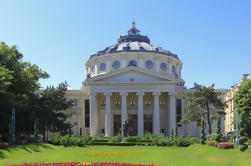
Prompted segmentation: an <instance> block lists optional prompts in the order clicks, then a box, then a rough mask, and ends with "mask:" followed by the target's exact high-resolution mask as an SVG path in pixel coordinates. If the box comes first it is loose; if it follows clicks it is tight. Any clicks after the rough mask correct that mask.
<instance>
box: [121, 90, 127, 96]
mask: <svg viewBox="0 0 251 166" xmlns="http://www.w3.org/2000/svg"><path fill="white" fill-rule="evenodd" d="M120 96H128V93H127V92H126V91H123V92H120Z"/></svg>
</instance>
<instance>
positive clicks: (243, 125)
mask: <svg viewBox="0 0 251 166" xmlns="http://www.w3.org/2000/svg"><path fill="white" fill-rule="evenodd" d="M245 116H246V112H245V111H242V113H241V116H240V130H239V135H240V139H239V144H240V145H241V148H240V150H241V151H242V152H244V151H245V150H246V149H247V148H248V145H247V144H246V143H247V141H248V137H247V133H246V131H247V124H246V123H245V122H246V118H245Z"/></svg>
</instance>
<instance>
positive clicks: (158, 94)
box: [153, 91, 161, 96]
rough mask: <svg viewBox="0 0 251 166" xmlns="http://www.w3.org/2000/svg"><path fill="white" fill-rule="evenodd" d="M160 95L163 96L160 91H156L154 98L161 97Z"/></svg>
mask: <svg viewBox="0 0 251 166" xmlns="http://www.w3.org/2000/svg"><path fill="white" fill-rule="evenodd" d="M160 95H161V93H160V91H154V92H153V96H160Z"/></svg>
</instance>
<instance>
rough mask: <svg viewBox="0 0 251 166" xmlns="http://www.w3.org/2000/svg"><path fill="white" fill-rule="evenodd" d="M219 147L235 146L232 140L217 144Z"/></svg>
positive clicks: (230, 147) (231, 147) (229, 147)
mask: <svg viewBox="0 0 251 166" xmlns="http://www.w3.org/2000/svg"><path fill="white" fill-rule="evenodd" d="M217 148H218V149H233V148H234V144H233V143H231V142H220V143H218V145H217Z"/></svg>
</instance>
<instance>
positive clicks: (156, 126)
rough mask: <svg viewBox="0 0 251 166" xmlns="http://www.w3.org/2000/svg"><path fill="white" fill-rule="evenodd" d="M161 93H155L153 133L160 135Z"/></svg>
mask: <svg viewBox="0 0 251 166" xmlns="http://www.w3.org/2000/svg"><path fill="white" fill-rule="evenodd" d="M160 95H161V93H160V92H158V91H157V92H153V96H154V112H153V133H154V134H159V133H160V120H159V96H160Z"/></svg>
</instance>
